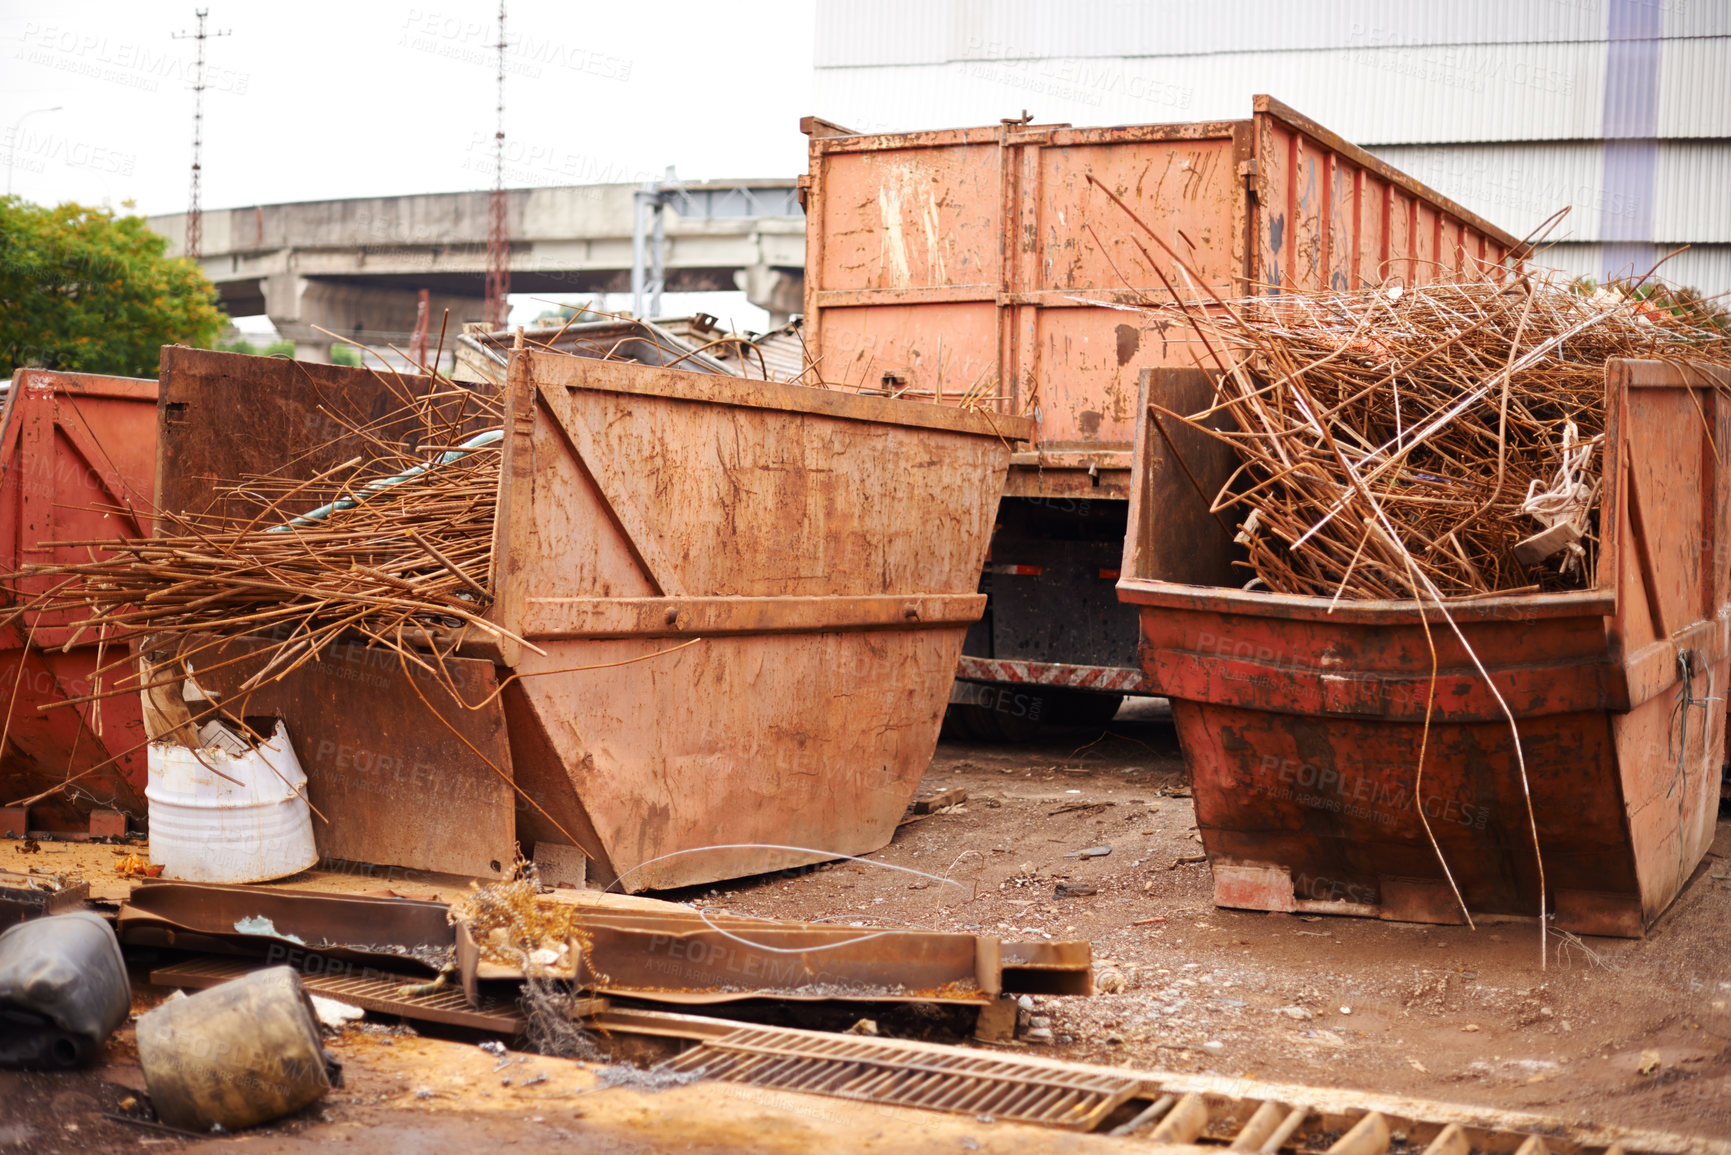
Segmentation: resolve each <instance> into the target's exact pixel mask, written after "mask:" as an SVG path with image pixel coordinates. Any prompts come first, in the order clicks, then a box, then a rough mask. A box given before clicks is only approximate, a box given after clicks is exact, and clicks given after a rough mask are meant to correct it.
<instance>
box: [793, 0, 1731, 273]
mask: <svg viewBox="0 0 1731 1155" xmlns="http://www.w3.org/2000/svg"><path fill="white" fill-rule="evenodd" d="M816 69H817V74H816V84H815V92H816V97H817V102H816V108H815V109H814V111H815V112H816V113H817V114H818V115H820V116H823V117H825V118H827V119H830V120H834V121H836V122H839V123H841V124H845V125H847V126H849V127H850V128H854V129H858V130H860V131H862V132H887V131H897V130H906V129H921V128H941V127H949V126H955V125H966V124H990V123H993V122H995V121H997V120H998V119H999V118H1001V117H1006V116H1015V115H1018V114H1019V113H1020V112H1022V110H1024V109H1026V110H1027V111H1029V112H1032V113H1034V114H1035V116H1036V118H1037V119H1039V120H1041V121H1068V122H1070V123H1073V124H1078V125H1105V124H1135V123H1148V122H1157V121H1186V120H1212V119H1220V118H1230V119H1237V118H1242V117H1245V116H1248V115H1249V113H1250V97H1251V95H1252V94H1254V93H1257V92H1267V93H1269V94H1271V95H1273V96H1275V97H1278V98H1279V99H1281V100H1283V101H1285V102H1286V103H1288V104H1290V105H1292V106H1294V107H1295V108H1297V109H1298V110H1299V111H1301V112H1303V113H1305V114H1307V115H1309V116H1312V117H1315V118H1316V119H1317V120H1319V121H1321V122H1322V123H1323V124H1325V125H1327V126H1328V127H1329V128H1332V129H1334V130H1335V131H1336V132H1339V133H1340V134H1341V135H1342V136H1344V137H1346V138H1347V139H1348V140H1351V141H1354V142H1356V143H1358V144H1362V145H1364V146H1366V147H1367V148H1369V149H1371V151H1373V152H1375V153H1377V154H1378V155H1380V156H1383V157H1385V158H1387V159H1388V160H1389V161H1390V163H1392V164H1395V165H1396V166H1398V167H1400V168H1402V169H1404V170H1406V171H1407V172H1408V173H1410V174H1412V175H1413V176H1415V177H1417V178H1418V179H1420V180H1423V181H1425V182H1426V183H1428V184H1430V185H1431V186H1432V187H1434V188H1436V189H1437V190H1438V191H1439V192H1441V193H1443V194H1445V195H1447V196H1450V197H1453V198H1454V199H1455V200H1458V201H1460V202H1461V204H1463V205H1464V206H1466V207H1467V208H1469V209H1472V210H1473V211H1475V212H1477V213H1480V214H1481V215H1483V216H1485V217H1487V218H1488V219H1490V220H1491V221H1493V222H1495V223H1496V224H1499V225H1502V226H1503V227H1504V228H1506V229H1508V230H1510V231H1511V232H1514V233H1517V234H1524V233H1526V232H1527V231H1529V230H1530V229H1532V228H1534V227H1535V226H1537V225H1538V224H1539V223H1540V222H1541V221H1543V220H1544V219H1545V218H1546V217H1548V216H1549V215H1550V214H1551V213H1553V212H1555V211H1556V210H1557V209H1559V208H1561V207H1563V206H1564V205H1570V206H1573V211H1572V212H1571V213H1570V214H1569V217H1568V219H1567V220H1566V221H1565V223H1564V224H1563V226H1562V228H1561V229H1560V230H1559V231H1558V232H1557V233H1555V234H1553V236H1554V237H1559V238H1561V239H1560V241H1559V243H1557V244H1556V245H1555V246H1553V247H1552V248H1551V249H1549V250H1548V251H1547V255H1546V259H1547V260H1548V261H1549V262H1550V263H1552V264H1555V265H1558V266H1559V267H1561V268H1564V269H1567V270H1568V271H1569V272H1571V273H1574V274H1581V275H1588V276H1594V277H1604V276H1614V275H1617V274H1619V273H1626V272H1629V271H1631V270H1633V271H1635V272H1645V271H1646V269H1647V268H1648V267H1649V266H1651V265H1652V264H1653V263H1654V262H1655V261H1657V260H1658V259H1659V258H1660V257H1662V256H1664V255H1665V254H1667V253H1670V252H1672V251H1674V250H1676V249H1678V248H1679V247H1681V246H1683V245H1691V246H1693V247H1692V248H1690V250H1689V251H1687V252H1685V253H1682V254H1681V255H1679V256H1677V257H1675V258H1673V259H1672V260H1671V261H1669V262H1668V263H1667V264H1666V265H1665V274H1666V276H1667V277H1668V278H1669V279H1671V280H1673V281H1676V282H1678V283H1681V284H1689V285H1694V286H1695V287H1697V288H1699V289H1701V290H1702V291H1703V292H1707V293H1724V292H1728V291H1731V192H1728V187H1731V185H1728V181H1731V0H1453V2H1451V3H1448V4H1393V3H1388V2H1387V0H1213V2H1211V3H1195V2H1194V0H1145V2H1136V0H820V3H819V15H818V20H817V45H816Z"/></svg>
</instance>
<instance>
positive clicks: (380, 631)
mask: <svg viewBox="0 0 1731 1155" xmlns="http://www.w3.org/2000/svg"><path fill="white" fill-rule="evenodd" d="M385 379H387V380H388V377H387V378H385ZM406 389H407V387H406V386H404V387H403V389H402V390H399V391H400V392H404V393H405V396H404V399H405V401H406V402H407V403H408V404H407V405H406V408H405V411H404V412H405V413H406V414H407V415H406V416H405V415H403V414H399V415H397V416H395V417H393V418H392V419H391V420H389V421H388V422H373V423H371V424H367V423H361V422H358V421H353V420H348V419H345V418H343V417H342V416H341V415H340V414H338V413H336V412H332V413H331V414H330V416H331V418H332V420H333V422H336V423H337V424H338V425H340V426H341V427H342V428H343V429H344V431H345V433H346V434H348V435H351V436H353V437H356V438H358V439H359V440H360V442H361V444H362V445H363V452H362V453H360V454H358V455H356V456H354V457H352V458H351V459H350V460H348V461H346V462H344V463H343V464H342V465H340V466H338V467H336V468H335V469H331V470H327V471H324V472H323V473H321V474H319V475H317V476H315V477H313V478H310V479H308V480H305V481H298V482H294V481H288V480H285V479H283V478H281V477H276V476H267V477H246V478H241V479H236V480H233V481H230V482H228V483H226V484H223V485H219V486H218V487H217V488H216V493H217V494H218V495H219V496H220V497H221V498H223V499H225V500H223V501H222V502H220V503H219V504H218V505H217V506H215V508H217V509H219V510H223V511H224V512H218V513H206V514H188V513H174V512H170V511H163V512H160V513H159V514H158V517H159V519H161V520H160V521H159V525H158V530H159V532H158V534H157V535H156V536H154V537H146V538H131V539H118V540H116V539H110V540H103V541H88V542H77V543H71V544H75V545H78V546H83V547H87V548H88V549H89V551H90V555H91V556H90V560H89V561H87V562H83V563H78V564H64V563H57V564H37V565H26V566H23V567H21V568H20V570H19V571H18V572H16V573H13V574H9V575H6V576H5V578H4V580H5V581H6V582H7V583H8V585H10V586H11V587H12V591H13V594H14V606H13V610H12V619H13V620H16V619H17V618H18V617H19V616H22V615H24V614H27V613H28V614H31V615H38V614H42V613H55V614H63V615H67V616H68V619H69V621H70V623H71V626H72V628H73V629H74V630H76V631H79V632H80V634H83V633H85V632H88V634H90V635H94V636H96V637H97V638H99V639H100V640H102V641H103V642H105V643H108V644H111V645H113V646H114V652H115V657H114V659H113V660H112V661H110V662H109V663H108V664H107V665H106V666H105V667H103V669H102V670H99V677H98V680H97V683H96V688H95V691H94V693H93V694H92V695H91V697H102V696H104V695H113V694H118V693H130V692H132V691H134V690H135V689H137V688H138V686H137V681H136V679H135V678H134V677H133V676H132V675H129V674H123V675H119V676H114V674H115V671H117V670H121V669H125V668H126V667H127V666H129V665H130V663H131V659H130V657H129V656H127V654H126V650H125V643H126V642H127V641H138V642H139V643H140V650H141V651H142V652H145V653H147V654H149V655H150V659H151V664H152V666H153V667H158V668H160V667H161V666H163V665H164V663H170V664H172V665H174V666H176V667H185V668H186V669H189V670H190V669H195V668H196V669H211V668H215V666H216V665H218V664H228V663H229V662H233V661H238V660H248V661H255V660H257V659H258V652H257V651H253V652H251V655H250V656H249V657H248V658H246V659H233V658H231V659H227V661H225V662H223V663H214V662H212V663H206V662H203V661H201V655H203V654H205V653H207V652H208V651H211V650H212V649H214V648H217V647H220V646H221V645H222V643H223V642H224V641H225V640H226V639H231V638H234V637H238V636H252V637H256V638H259V639H262V640H263V642H264V646H265V650H264V655H265V657H264V664H263V666H262V668H260V669H259V670H258V671H257V672H256V673H254V674H253V675H252V677H251V679H250V680H249V682H248V684H247V685H248V688H250V687H252V686H256V685H259V684H262V683H264V682H266V681H270V680H276V679H280V678H282V677H284V676H286V675H287V674H289V673H290V672H292V671H293V670H295V669H296V668H298V667H299V666H301V665H304V664H305V663H307V662H309V661H313V660H315V659H317V657H318V656H319V654H320V653H321V651H323V650H324V649H325V648H326V647H327V646H328V645H329V644H330V643H331V642H333V641H335V640H336V639H337V638H338V637H340V636H343V635H345V634H348V635H359V636H361V637H364V638H366V639H367V640H368V642H369V644H377V645H380V646H384V647H387V648H389V649H392V650H395V651H397V652H398V653H399V654H401V655H403V660H405V661H414V662H417V663H419V664H422V665H423V666H425V667H426V668H428V669H429V670H433V671H434V672H435V673H437V672H438V671H437V669H436V667H437V661H436V658H437V654H438V652H439V651H438V649H434V650H432V651H431V654H430V656H431V657H432V658H433V659H434V660H433V661H429V660H428V657H427V656H423V651H422V650H420V649H419V646H424V645H426V643H428V642H429V641H436V640H437V639H439V638H440V637H447V638H448V637H449V636H450V635H451V634H452V631H453V630H461V629H463V628H464V627H474V628H476V629H479V630H481V631H484V632H486V633H488V634H492V635H495V636H497V635H498V634H500V633H501V631H500V630H499V628H498V627H497V626H494V625H493V624H491V623H490V622H488V621H486V620H485V619H484V617H483V615H484V614H485V613H486V610H487V608H488V606H489V604H490V602H491V597H490V595H489V592H488V585H487V583H488V581H489V576H490V569H491V564H492V529H493V512H494V508H495V506H496V504H497V500H498V478H499V442H500V434H499V431H498V423H499V421H500V408H499V399H498V395H497V393H496V392H495V391H493V390H491V389H487V388H484V387H483V388H482V389H479V390H475V389H467V388H463V387H460V386H455V385H452V384H451V383H449V382H447V381H444V380H442V379H435V383H434V385H433V387H432V388H431V389H429V390H427V391H426V392H424V393H422V394H421V395H419V396H409V395H407V393H406ZM476 429H479V430H480V432H478V433H477V432H474V431H475V430H476ZM314 503H322V504H318V505H317V508H313V509H311V510H310V511H308V512H305V513H301V514H299V515H298V516H290V515H289V514H288V513H287V512H286V511H287V510H289V509H306V508H307V507H308V506H309V505H313V504H314ZM236 510H239V511H242V512H238V513H237V512H234V511H236ZM99 551H100V552H99ZM74 640H75V641H76V640H77V638H76V637H75V639H74ZM104 673H106V674H108V675H110V676H109V677H107V678H102V677H101V675H102V674H104ZM164 676H165V677H168V678H169V680H172V681H175V682H178V681H179V679H180V678H181V677H183V676H184V674H183V673H181V672H179V671H178V670H177V671H176V672H174V673H172V674H167V673H165V675H164ZM153 677H154V675H153Z"/></svg>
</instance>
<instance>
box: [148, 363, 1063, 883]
mask: <svg viewBox="0 0 1731 1155" xmlns="http://www.w3.org/2000/svg"><path fill="white" fill-rule="evenodd" d="M406 380H407V385H406V386H404V387H397V386H395V385H394V383H393V381H392V380H391V379H390V378H389V376H388V375H379V374H374V373H372V372H370V371H367V370H364V369H344V368H342V367H339V366H325V365H301V364H299V363H294V362H283V361H278V360H271V359H268V358H258V357H242V356H238V355H235V354H224V353H210V352H205V351H202V350H188V349H167V350H165V351H164V354H163V390H164V394H163V396H164V404H163V406H162V426H161V445H162V453H161V473H160V476H159V479H158V487H157V488H158V491H159V492H160V493H162V494H163V499H162V504H163V507H164V509H168V510H193V511H200V510H207V509H214V508H216V507H213V506H211V502H212V500H213V498H212V488H211V487H212V480H213V479H215V478H221V477H227V476H233V475H236V474H240V475H246V474H262V473H269V472H273V471H280V473H279V475H280V476H284V477H289V478H293V479H300V478H302V477H307V476H312V475H314V474H317V473H318V472H319V471H321V470H326V469H330V468H332V467H335V466H337V465H339V464H341V463H342V462H343V461H345V460H347V459H348V458H349V457H350V456H351V455H353V454H355V453H357V452H361V451H363V450H364V446H362V445H361V444H360V443H359V442H357V441H356V440H354V439H353V438H351V437H348V436H346V435H345V434H344V428H345V427H344V425H342V424H340V423H335V422H332V421H330V420H329V418H328V417H325V416H323V415H324V414H326V413H330V412H338V411H343V410H345V407H346V408H350V409H352V410H353V414H354V417H359V418H364V420H365V421H366V422H367V423H369V427H370V428H372V429H375V430H392V429H397V428H398V425H397V424H396V422H397V421H398V419H399V417H400V416H401V414H403V413H405V412H407V409H406V406H405V403H404V401H403V398H405V397H410V396H414V395H417V394H418V393H420V392H423V391H425V390H426V388H427V382H426V381H425V380H424V379H421V378H408V379H406ZM477 388H481V389H491V388H493V386H490V385H481V386H477ZM505 389H506V401H507V404H506V410H507V419H506V420H505V423H504V426H503V432H504V437H503V440H502V443H501V447H500V452H501V470H500V481H499V492H498V504H497V513H496V521H495V534H494V540H493V572H492V575H491V583H490V590H491V593H492V595H493V599H494V600H493V607H492V609H491V611H490V612H489V616H490V618H491V619H492V620H493V621H495V622H496V623H497V624H498V625H500V626H503V627H505V628H506V629H508V630H510V631H512V632H513V633H514V634H516V635H517V636H518V637H521V638H523V639H526V640H527V641H528V642H529V643H531V645H532V647H533V648H530V647H526V646H522V645H518V644H515V643H512V642H510V641H509V640H508V639H506V640H504V641H494V640H491V639H487V638H485V637H484V636H482V635H480V634H479V632H478V631H470V632H469V634H468V635H467V638H466V640H465V641H464V644H463V647H462V648H461V649H460V650H459V654H460V655H461V656H460V657H457V658H453V659H451V661H452V662H455V663H458V664H459V665H460V666H461V667H462V669H461V670H460V673H461V676H462V678H463V680H464V686H463V696H464V699H465V701H464V703H463V704H462V705H459V704H458V703H456V702H454V701H452V700H451V699H450V696H449V695H448V694H446V693H445V691H444V690H442V689H440V688H439V687H438V684H437V683H435V682H433V681H431V680H427V681H425V682H424V683H422V684H420V685H418V686H416V685H410V684H409V683H408V681H407V680H406V679H407V677H408V675H407V674H405V672H404V671H403V670H402V668H401V666H400V664H399V663H398V662H397V661H396V658H395V655H392V654H390V653H388V652H387V651H373V652H372V653H377V654H380V655H382V656H384V657H386V658H388V659H389V660H388V661H386V662H381V663H373V662H371V661H368V660H367V654H368V652H367V651H365V650H364V648H362V647H358V646H357V647H345V646H341V645H339V646H336V647H333V648H332V651H331V652H330V653H328V654H326V655H324V656H323V657H322V658H321V660H320V662H318V663H308V664H307V665H306V666H303V667H302V668H301V669H300V670H297V671H295V673H294V674H293V675H291V677H290V678H289V679H287V680H285V681H284V682H282V683H279V684H276V685H272V686H266V687H263V688H261V689H258V690H255V691H252V692H251V694H250V698H249V699H248V702H249V703H250V704H246V705H234V706H233V707H232V708H234V709H235V710H236V711H237V712H241V713H262V712H266V711H267V710H268V712H270V713H272V714H274V715H275V716H278V717H281V718H283V719H284V720H285V721H286V723H287V725H288V730H289V734H290V737H291V739H292V740H293V741H294V743H295V746H296V750H297V752H299V753H300V756H301V761H302V766H303V768H304V769H305V771H306V774H307V783H308V784H307V793H308V797H309V799H310V800H311V802H312V803H313V805H315V806H317V807H318V808H319V809H320V810H321V811H322V812H323V813H324V814H325V815H326V816H328V819H329V821H328V822H321V823H319V824H318V825H317V826H316V829H315V837H316V838H317V840H318V847H319V850H320V852H321V853H322V854H325V855H330V856H334V857H340V858H345V859H351V860H355V861H361V862H373V863H395V864H402V865H408V866H413V867H416V868H420V869H430V870H443V871H450V872H462V873H475V874H485V873H499V872H500V871H501V868H503V869H505V870H508V869H509V867H510V858H511V848H512V844H513V843H516V844H520V845H522V846H524V847H529V846H533V845H534V844H535V843H537V842H553V843H570V842H574V843H576V844H577V845H580V846H581V847H582V849H583V850H584V851H585V852H586V853H587V854H588V855H589V856H590V858H591V860H592V862H591V871H590V875H591V877H592V878H595V879H597V880H599V881H600V882H602V883H606V882H611V881H613V880H614V879H615V878H617V879H618V880H619V882H620V885H621V887H622V888H624V889H628V890H643V889H648V888H660V887H670V886H682V885H687V884H693V883H701V882H711V881H716V880H719V879H723V878H734V877H738V876H741V875H746V874H753V873H758V872H761V871H765V870H773V869H778V868H781V867H785V866H791V865H796V864H804V863H810V862H817V861H822V860H824V859H826V858H830V857H834V856H835V855H837V854H859V853H864V852H867V851H871V850H875V849H877V848H879V847H881V846H883V845H884V844H886V843H887V842H888V841H889V839H890V836H891V835H892V834H893V833H894V831H895V825H896V822H897V821H898V820H899V819H900V818H901V817H902V815H903V814H904V812H905V811H906V809H907V805H908V803H909V802H910V801H911V800H912V798H913V794H914V791H915V788H916V786H917V785H918V782H919V779H920V776H921V775H922V774H923V773H924V771H925V768H926V765H927V764H928V762H929V761H930V759H931V754H932V751H933V748H934V747H935V745H936V743H937V736H938V727H939V724H940V722H941V720H942V715H943V711H944V704H945V700H946V699H947V697H948V694H949V689H950V683H951V680H952V679H953V677H954V674H955V669H956V659H957V655H958V653H959V652H960V649H961V644H962V637H963V634H964V633H965V632H966V630H967V628H968V626H969V625H970V624H971V623H972V622H974V621H975V620H976V619H977V618H978V617H979V615H980V612H981V610H982V608H983V606H984V602H985V599H984V598H983V597H982V596H981V595H980V594H979V593H978V592H977V585H978V581H979V573H980V566H981V563H982V562H983V560H984V557H985V553H986V546H987V541H988V539H989V537H990V534H991V528H992V511H993V509H994V507H995V506H996V504H997V500H998V494H999V492H1000V490H1001V489H1002V487H1003V481H1004V472H1005V470H1006V469H1007V468H1008V465H1009V458H1010V453H1011V450H1012V443H1013V442H1014V441H1016V440H1017V439H1025V438H1026V437H1027V436H1028V432H1029V424H1030V423H1029V422H1028V420H1027V419H1026V418H1018V417H1011V416H1005V415H1000V414H996V413H974V412H967V411H963V410H959V409H956V408H950V407H942V406H937V405H930V404H922V403H920V402H910V401H892V400H890V399H888V398H883V397H862V396H859V395H857V394H852V393H843V392H838V391H831V390H827V389H819V388H812V387H808V386H802V385H787V384H779V383H773V382H765V381H748V380H743V379H740V378H735V377H722V376H715V375H708V374H701V373H691V372H686V371H683V370H678V369H664V368H660V367H652V366H644V365H636V364H630V363H624V362H606V361H597V360H591V359H585V358H578V357H571V356H566V355H561V354H557V353H539V352H525V351H518V352H515V353H514V354H513V355H512V357H511V359H510V363H509V367H508V371H507V374H506V386H505ZM351 420H353V417H351ZM469 431H471V430H469V429H468V428H467V427H465V432H466V433H467V432H469ZM386 435H393V434H386ZM225 500H226V499H225ZM308 504H309V505H310V504H314V503H312V502H309V503H308ZM284 510H285V513H287V512H295V511H293V510H290V509H289V508H288V507H287V506H285V507H284ZM351 650H360V651H361V652H359V653H352V652H349V651H351ZM356 670H358V671H359V672H361V673H363V674H364V675H365V676H364V678H360V679H351V678H349V677H347V676H346V675H347V673H349V672H351V671H356ZM512 675H517V677H515V678H513V677H512ZM241 677H242V675H241V674H240V673H236V672H234V671H233V670H221V671H218V670H214V667H213V670H212V672H210V673H209V675H208V678H207V677H206V676H205V675H201V682H202V683H203V684H207V685H208V686H210V687H211V688H212V689H214V690H216V691H219V692H222V693H225V694H233V693H235V691H236V687H237V684H238V681H239V680H240V679H241ZM501 685H503V689H502V692H498V693H495V691H496V690H499V688H500V686H501ZM422 695H426V697H424V698H423V696H422ZM466 706H467V707H470V708H465V707H466ZM435 710H436V712H437V713H438V715H439V717H438V718H435V717H433V716H432V713H431V712H432V711H435ZM441 718H442V719H443V721H442V722H441V720H440V719H441ZM457 730H461V731H462V732H461V733H460V734H458V733H456V731H457ZM409 767H413V768H414V770H413V773H412V774H405V773H403V771H404V770H405V769H406V768H409ZM514 794H515V798H514V797H513V795H514ZM501 843H502V844H503V845H502V846H501ZM758 844H768V846H767V847H766V846H762V845H758ZM717 845H719V846H722V847H723V849H719V850H714V851H710V852H706V853H703V854H692V853H686V852H689V851H692V850H694V849H696V848H699V847H708V846H717ZM774 847H795V848H809V849H795V850H780V849H774ZM459 863H464V865H461V866H459V865H458V864H459Z"/></svg>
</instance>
